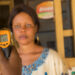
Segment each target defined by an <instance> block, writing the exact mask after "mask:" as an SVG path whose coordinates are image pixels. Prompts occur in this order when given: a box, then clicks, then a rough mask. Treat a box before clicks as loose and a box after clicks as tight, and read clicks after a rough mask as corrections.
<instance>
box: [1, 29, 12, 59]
mask: <svg viewBox="0 0 75 75" xmlns="http://www.w3.org/2000/svg"><path fill="white" fill-rule="evenodd" d="M10 38H11V37H10V31H9V30H0V47H1V48H2V50H3V53H4V55H5V57H6V58H8V57H9V56H10V53H11V46H10Z"/></svg>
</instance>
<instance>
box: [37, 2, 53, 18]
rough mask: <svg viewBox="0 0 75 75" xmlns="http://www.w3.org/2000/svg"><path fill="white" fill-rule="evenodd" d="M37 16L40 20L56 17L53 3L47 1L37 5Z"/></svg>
mask: <svg viewBox="0 0 75 75" xmlns="http://www.w3.org/2000/svg"><path fill="white" fill-rule="evenodd" d="M36 12H37V15H38V17H39V18H40V19H50V18H53V17H54V8H53V1H45V2H42V3H40V4H39V5H37V7H36Z"/></svg>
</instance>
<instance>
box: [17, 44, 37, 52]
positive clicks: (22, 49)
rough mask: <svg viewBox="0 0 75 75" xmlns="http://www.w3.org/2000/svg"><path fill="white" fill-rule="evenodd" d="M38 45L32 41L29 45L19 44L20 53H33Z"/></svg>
mask: <svg viewBox="0 0 75 75" xmlns="http://www.w3.org/2000/svg"><path fill="white" fill-rule="evenodd" d="M36 46H37V45H36V44H35V43H31V44H28V45H19V48H18V52H19V53H31V52H33V51H34V50H35V47H36Z"/></svg>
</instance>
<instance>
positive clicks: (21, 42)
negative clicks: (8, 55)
mask: <svg viewBox="0 0 75 75" xmlns="http://www.w3.org/2000/svg"><path fill="white" fill-rule="evenodd" d="M19 43H20V44H21V45H28V44H29V43H30V42H29V41H19Z"/></svg>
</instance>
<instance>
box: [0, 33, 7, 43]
mask: <svg viewBox="0 0 75 75" xmlns="http://www.w3.org/2000/svg"><path fill="white" fill-rule="evenodd" d="M7 41H8V36H7V35H6V34H5V35H0V42H7Z"/></svg>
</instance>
